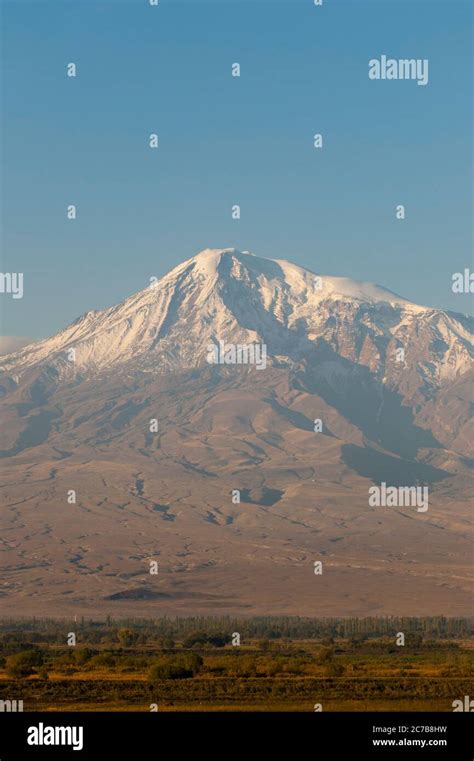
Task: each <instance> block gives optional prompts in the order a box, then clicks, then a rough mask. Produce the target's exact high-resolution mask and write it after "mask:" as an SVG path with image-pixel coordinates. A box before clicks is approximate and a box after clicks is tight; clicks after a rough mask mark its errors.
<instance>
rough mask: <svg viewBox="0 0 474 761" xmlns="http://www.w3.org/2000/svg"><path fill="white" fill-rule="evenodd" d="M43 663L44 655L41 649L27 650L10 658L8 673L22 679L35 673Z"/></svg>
mask: <svg viewBox="0 0 474 761" xmlns="http://www.w3.org/2000/svg"><path fill="white" fill-rule="evenodd" d="M42 663H43V656H42V655H41V652H40V651H39V650H25V651H23V652H21V653H16V654H15V655H11V656H10V657H9V658H8V661H7V673H8V674H10V676H13V677H16V678H19V679H21V678H22V677H27V676H31V674H34V673H35V672H36V669H37V668H38V667H39V666H41V665H42Z"/></svg>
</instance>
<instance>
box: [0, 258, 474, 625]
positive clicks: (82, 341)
mask: <svg viewBox="0 0 474 761" xmlns="http://www.w3.org/2000/svg"><path fill="white" fill-rule="evenodd" d="M472 335H473V321H472V319H470V318H468V317H466V316H464V315H461V314H455V313H450V312H445V311H442V310H438V309H432V308H429V307H424V306H420V305H417V304H414V303H412V302H410V301H407V300H406V299H403V298H401V297H399V296H397V295H396V294H394V293H392V292H391V291H389V290H387V289H385V288H383V287H381V286H377V285H373V284H370V283H360V282H356V281H353V280H349V279H346V278H337V277H327V276H324V275H319V274H316V273H313V272H310V271H309V270H307V269H303V268H302V267H298V266H296V265H295V264H291V263H290V262H288V261H282V260H270V259H263V258H260V257H258V256H255V255H253V254H249V253H248V252H239V251H237V250H236V249H232V248H229V249H206V250H205V251H203V252H201V253H200V254H198V255H197V256H194V257H192V258H191V259H189V260H187V261H185V262H184V263H183V264H181V265H179V266H178V267H176V268H175V269H173V270H172V271H171V272H170V273H168V274H167V275H166V276H165V277H163V278H162V279H161V280H159V281H157V282H153V283H151V284H150V286H148V287H147V288H145V289H144V290H142V291H140V292H139V293H137V294H134V295H133V296H131V297H130V298H128V299H126V300H125V301H124V302H122V303H121V304H118V305H117V306H114V307H111V308H108V309H105V310H102V311H90V312H87V313H86V314H85V315H83V316H82V317H80V318H79V319H78V320H76V321H75V322H74V323H72V324H71V325H69V326H68V327H66V328H65V329H64V330H62V331H60V332H59V333H57V334H56V335H54V336H53V337H51V338H48V339H45V340H42V341H38V342H36V343H33V344H30V345H29V346H26V347H23V348H21V349H20V350H19V351H16V352H15V353H13V354H8V355H5V356H0V394H1V399H0V410H1V417H2V421H3V424H2V434H1V443H0V459H1V460H2V469H3V479H2V482H3V483H2V492H1V494H2V497H1V502H2V511H1V515H2V531H1V532H0V542H1V550H2V551H1V554H0V566H1V571H2V579H3V583H2V586H1V587H0V601H1V603H2V605H1V609H2V612H3V614H6V612H7V611H8V613H15V614H22V613H23V614H24V615H32V614H39V613H41V614H45V613H49V614H51V615H73V614H76V615H81V614H90V613H92V612H96V611H97V608H98V607H99V608H100V610H101V611H102V612H110V613H114V614H117V615H119V614H129V613H132V614H134V615H140V614H143V615H147V616H148V615H155V614H156V615H158V614H160V615H161V614H163V613H168V614H183V615H184V614H195V613H205V614H212V613H223V612H227V613H248V614H258V613H262V614H271V613H275V614H282V613H288V614H299V615H319V616H322V615H372V614H373V615H376V614H383V613H393V614H399V615H424V614H426V615H428V614H439V613H444V614H446V615H461V614H466V613H468V612H469V610H470V608H469V606H470V573H471V569H472V554H471V548H472V544H471V542H472V518H471V512H470V509H469V499H470V488H471V486H472V470H471V468H472V457H473V451H472V418H471V415H470V403H471V396H472V383H473V358H472ZM213 344H214V345H222V344H230V345H259V346H265V351H266V355H265V356H266V364H265V367H264V369H263V368H262V367H260V368H257V367H255V366H253V365H252V364H240V365H235V364H225V363H224V364H209V362H208V356H209V346H212V345H213ZM316 421H319V424H316ZM469 434H471V435H469ZM381 483H387V484H390V485H393V486H407V487H410V486H413V485H419V484H423V485H425V486H428V488H429V494H430V498H429V509H428V510H427V511H426V512H425V513H421V512H417V511H416V509H412V508H410V507H372V506H370V505H369V501H368V491H369V489H370V487H371V486H372V485H373V484H381ZM71 494H74V497H72V496H71ZM236 495H238V496H237V497H236ZM151 560H158V563H159V573H158V575H156V576H154V575H151V574H150V572H149V568H150V561H151ZM315 561H322V563H323V573H322V574H321V575H315V574H314V572H313V569H314V562H315Z"/></svg>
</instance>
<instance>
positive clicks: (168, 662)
mask: <svg viewBox="0 0 474 761" xmlns="http://www.w3.org/2000/svg"><path fill="white" fill-rule="evenodd" d="M201 666H202V658H201V657H200V656H199V655H196V654H195V653H189V654H186V655H174V656H170V657H163V658H159V659H158V660H157V661H156V663H154V664H153V666H152V667H151V669H150V671H149V674H148V680H149V681H150V682H160V681H161V680H162V679H189V678H190V677H193V676H194V675H195V674H197V673H198V671H199V669H200V668H201Z"/></svg>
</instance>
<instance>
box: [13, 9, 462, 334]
mask: <svg viewBox="0 0 474 761" xmlns="http://www.w3.org/2000/svg"><path fill="white" fill-rule="evenodd" d="M2 14H3V24H2V26H3V39H2V43H3V44H2V47H3V53H2V65H3V68H4V77H3V96H2V104H1V105H2V127H3V134H2V137H3V144H2V167H3V185H2V191H3V193H2V195H3V206H2V262H1V265H2V267H1V269H2V271H3V272H12V271H14V272H23V273H24V279H25V280H24V297H23V299H12V298H11V296H10V295H8V294H0V308H1V314H2V325H1V329H0V333H2V334H5V335H27V336H32V337H43V336H46V335H50V334H52V333H54V332H56V331H57V330H58V329H60V328H61V327H63V326H65V325H66V324H67V323H69V322H71V321H72V320H73V319H75V318H76V317H77V316H78V315H80V314H82V313H84V312H85V311H87V310H88V309H92V308H98V309H100V308H103V307H106V306H109V305H110V304H113V303H116V302H118V301H121V300H122V299H123V298H125V297H126V296H128V295H129V294H130V293H132V292H134V291H136V290H139V289H140V288H142V287H145V286H146V285H147V283H148V282H149V278H150V277H151V276H153V275H154V276H160V275H162V274H164V273H165V272H166V271H168V270H169V269H170V268H172V267H173V266H174V265H176V264H178V263H179V262H180V261H183V260H184V259H187V258H189V257H191V256H193V255H194V254H195V253H196V252H197V251H199V250H200V249H202V248H206V247H227V246H236V247H238V248H241V249H244V250H251V251H253V252H254V253H256V254H258V255H261V256H267V257H272V258H287V259H290V260H292V261H295V262H296V263H298V264H300V265H303V266H307V267H309V268H311V269H313V270H314V271H316V272H320V273H322V274H330V275H343V276H347V277H352V278H356V279H360V280H369V281H373V282H377V283H380V284H382V285H385V286H387V287H389V288H391V289H392V290H394V291H396V292H398V293H400V294H401V295H403V296H405V297H407V298H410V299H412V300H414V301H417V302H419V303H424V304H429V305H432V306H436V307H442V308H446V309H454V310H456V311H463V312H467V311H469V307H470V305H469V301H470V297H469V296H468V295H462V294H461V295H459V294H453V293H452V291H451V276H452V273H453V272H456V271H460V270H463V269H464V268H465V267H471V268H472V259H471V250H472V249H471V246H472V222H471V220H472V187H471V174H472V143H471V131H472V115H471V109H472V97H471V95H470V92H471V87H472V80H471V78H472V75H471V56H472V44H471V33H472V27H471V23H472V22H471V15H472V10H471V6H470V3H469V2H461V1H458V0H450V2H442V1H441V0H440V1H439V2H437V1H436V0H430V1H428V0H424V1H423V2H417V1H416V0H410V2H407V1H405V2H400V0H396V1H395V2H391V1H389V0H377V2H375V1H371V2H365V1H364V0H357V2H356V1H355V0H353V1H351V2H342V1H340V0H324V4H323V6H322V7H315V6H314V5H313V2H312V0H291V2H283V0H280V1H272V0H267V1H260V2H258V0H257V1H255V2H252V1H251V0H246V1H243V0H240V2H231V1H230V0H224V1H223V0H219V2H201V0H192V2H190V1H188V2H182V1H179V0H160V3H159V6H158V7H150V6H149V4H148V0H133V2H126V1H125V0H113V1H112V0H109V1H107V2H94V1H93V0H77V1H76V0H61V1H60V2H57V1H54V2H44V1H43V0H34V2H26V1H24V0H15V1H14V2H11V1H10V0H2ZM382 54H386V55H388V56H389V57H393V58H428V59H429V84H428V85H427V86H425V87H423V86H418V85H417V83H416V82H414V81H385V82H383V81H371V80H369V78H368V61H369V59H371V58H378V57H380V56H381V55H382ZM69 62H75V63H76V65H77V77H76V78H75V79H72V78H68V77H67V76H66V65H67V63H69ZM234 62H239V63H240V65H241V77H240V78H233V77H232V76H231V65H232V63H234ZM151 132H156V133H158V135H159V142H160V146H159V148H158V149H157V150H151V149H150V148H149V147H148V136H149V134H150V133H151ZM316 132H320V133H322V134H323V140H324V147H323V149H321V150H317V149H315V148H314V147H313V135H314V133H316ZM69 203H74V204H76V205H77V210H78V218H77V220H75V221H68V220H67V218H66V207H67V205H68V204H69ZM233 204H239V205H240V206H241V215H242V216H241V219H240V220H238V221H236V220H233V219H232V218H231V206H232V205H233ZM397 204H404V205H405V207H406V219H404V220H403V221H400V220H397V219H396V218H395V207H396V205H397Z"/></svg>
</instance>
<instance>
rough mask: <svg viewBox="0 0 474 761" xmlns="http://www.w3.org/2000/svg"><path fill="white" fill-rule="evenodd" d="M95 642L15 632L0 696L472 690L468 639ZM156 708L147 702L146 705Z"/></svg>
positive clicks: (443, 695)
mask: <svg viewBox="0 0 474 761" xmlns="http://www.w3.org/2000/svg"><path fill="white" fill-rule="evenodd" d="M124 640H125V638H124V637H122V641H120V642H118V643H112V642H105V643H104V642H102V643H97V644H94V645H93V646H92V645H83V644H80V645H79V644H77V645H75V646H69V647H65V646H64V645H61V644H57V643H45V642H44V641H38V642H34V641H31V642H29V644H28V649H26V650H25V649H21V648H23V647H24V645H21V647H20V645H19V644H18V643H16V642H15V641H14V640H13V639H12V638H10V639H8V640H7V646H5V644H4V648H3V652H4V653H5V650H7V651H8V649H10V650H13V652H10V653H8V652H7V653H6V654H4V655H3V656H2V657H1V658H0V700H23V703H24V710H25V711H35V710H42V711H63V710H74V711H150V710H158V711H310V712H312V711H314V710H315V705H316V704H319V705H320V706H321V710H323V711H426V710H428V711H452V710H453V707H452V703H453V700H457V699H462V698H463V697H464V696H465V695H472V694H474V684H473V679H472V674H473V664H474V649H473V641H472V640H471V639H470V638H466V639H462V640H443V641H423V642H422V641H419V640H418V641H416V642H413V643H411V644H410V645H408V646H396V645H395V644H394V640H393V638H389V637H382V638H380V637H379V638H371V639H368V640H364V641H353V640H349V639H338V640H336V641H328V640H321V641H318V640H314V639H311V640H290V639H285V640H281V639H278V640H276V641H268V640H252V641H248V642H246V644H245V645H240V646H233V645H232V644H229V643H222V642H219V643H218V644H217V645H216V646H209V645H208V644H205V645H203V644H202V643H199V641H198V642H195V643H193V644H192V645H191V646H190V643H189V642H186V641H181V642H179V641H173V642H172V643H171V642H169V641H168V642H163V643H161V644H159V645H158V644H128V645H127V644H126V642H125V641H124ZM152 707H153V708H152Z"/></svg>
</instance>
